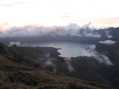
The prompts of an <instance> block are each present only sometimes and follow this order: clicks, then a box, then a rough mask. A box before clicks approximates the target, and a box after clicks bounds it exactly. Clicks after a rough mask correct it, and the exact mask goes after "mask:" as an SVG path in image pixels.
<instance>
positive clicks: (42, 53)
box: [0, 43, 114, 89]
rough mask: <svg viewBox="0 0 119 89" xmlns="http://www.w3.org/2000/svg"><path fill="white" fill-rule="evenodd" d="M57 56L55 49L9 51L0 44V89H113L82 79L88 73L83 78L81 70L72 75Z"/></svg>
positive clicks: (8, 48) (25, 48) (9, 48)
mask: <svg viewBox="0 0 119 89" xmlns="http://www.w3.org/2000/svg"><path fill="white" fill-rule="evenodd" d="M58 55H59V53H58V52H57V49H55V48H50V47H44V48H40V47H39V48H31V47H16V46H12V47H8V46H6V45H4V44H2V43H0V89H114V88H112V86H110V85H108V84H106V83H103V82H102V80H101V81H96V79H94V80H90V78H89V79H87V77H85V76H86V75H85V74H84V76H83V73H86V71H84V72H82V73H81V77H80V72H81V70H82V69H79V70H80V72H76V71H75V72H74V71H71V70H70V71H69V70H68V69H67V68H66V67H67V66H66V65H68V64H69V63H68V62H67V61H66V60H65V58H61V57H59V56H58ZM49 60H50V61H49ZM51 61H52V62H53V63H54V64H57V66H56V65H54V64H53V63H52V62H51ZM73 63H74V64H75V63H78V62H75V61H73ZM88 64H89V65H90V62H88ZM54 66H55V67H54ZM86 66H87V64H84V66H83V67H82V68H84V67H85V68H86ZM80 67H81V66H80ZM87 67H88V66H87ZM92 67H93V66H92ZM68 68H69V69H71V68H70V67H68ZM89 69H90V68H89ZM87 71H88V70H87ZM92 71H93V70H92ZM87 73H89V74H90V75H91V72H87ZM92 73H93V72H92ZM75 75H76V76H75ZM77 75H79V76H77ZM90 75H89V77H90ZM94 75H95V74H94Z"/></svg>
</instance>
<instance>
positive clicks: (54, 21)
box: [0, 0, 119, 30]
mask: <svg viewBox="0 0 119 89" xmlns="http://www.w3.org/2000/svg"><path fill="white" fill-rule="evenodd" d="M118 2H119V1H118V0H0V11H1V14H0V30H4V29H5V28H6V27H11V26H25V25H33V26H54V25H56V26H64V25H67V24H69V23H76V24H78V25H81V26H82V25H84V24H87V23H89V22H91V23H92V25H93V26H94V27H118V26H119V12H118V10H117V9H118V8H119V5H118Z"/></svg>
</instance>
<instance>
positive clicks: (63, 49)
mask: <svg viewBox="0 0 119 89" xmlns="http://www.w3.org/2000/svg"><path fill="white" fill-rule="evenodd" d="M38 45H39V46H41V47H55V48H60V49H59V50H58V52H59V53H60V54H61V55H60V56H63V57H77V56H92V55H93V50H94V48H95V45H89V44H80V43H71V42H56V43H55V42H54V43H40V44H38Z"/></svg>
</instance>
